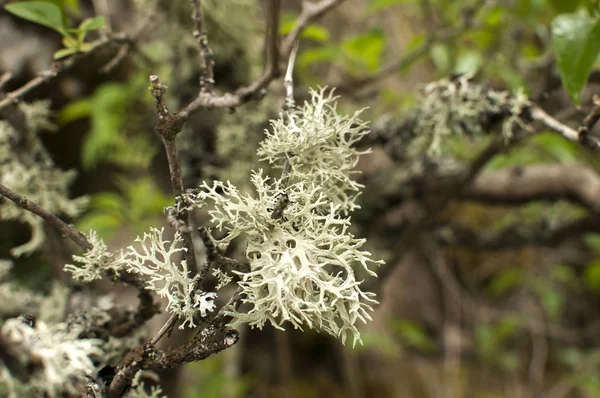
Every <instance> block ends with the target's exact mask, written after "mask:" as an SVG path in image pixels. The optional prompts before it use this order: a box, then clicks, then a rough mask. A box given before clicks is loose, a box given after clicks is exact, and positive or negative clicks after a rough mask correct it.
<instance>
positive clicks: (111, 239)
mask: <svg viewBox="0 0 600 398" xmlns="http://www.w3.org/2000/svg"><path fill="white" fill-rule="evenodd" d="M8 3H11V2H10V1H6V0H4V1H0V4H1V5H3V6H4V5H6V4H8ZM53 3H55V4H57V5H59V6H60V7H61V8H62V9H63V11H64V13H65V15H66V16H67V17H68V19H69V20H70V21H73V24H74V25H77V24H78V23H79V22H80V21H81V20H83V19H84V18H86V17H90V16H94V15H104V16H106V18H107V21H108V24H107V27H109V28H110V30H112V32H121V31H126V32H133V31H136V29H141V31H140V33H139V34H138V36H137V37H136V39H135V41H134V44H131V45H128V46H127V47H126V48H125V47H124V46H121V47H118V46H117V47H114V46H113V47H111V46H107V48H106V49H105V50H103V51H97V52H93V53H91V54H90V56H88V57H85V58H83V59H82V60H81V61H80V62H78V63H76V64H75V65H74V66H73V68H71V69H70V70H68V71H66V72H64V73H61V74H60V75H59V76H58V77H56V78H53V79H51V80H50V81H49V82H48V83H47V84H44V85H41V86H40V87H37V88H36V89H34V90H32V91H30V92H29V93H28V94H27V95H26V96H25V97H24V99H25V100H26V101H27V102H29V103H36V104H40V103H39V102H38V101H44V102H43V103H41V105H39V106H40V109H41V110H38V111H40V112H42V111H43V112H46V113H45V115H46V116H45V117H47V118H49V120H50V121H51V124H48V125H45V126H38V128H37V130H38V135H39V137H40V139H41V142H42V143H43V146H44V148H45V153H46V155H45V156H48V158H49V159H51V161H52V162H53V163H54V164H55V165H56V167H58V168H59V169H61V170H64V171H67V170H74V171H75V172H76V175H75V176H73V178H72V181H71V182H70V183H69V184H68V192H69V193H68V196H69V197H70V198H79V197H82V196H86V197H88V198H89V203H88V205H87V206H86V207H85V210H82V211H78V212H73V214H77V216H74V215H73V216H71V217H69V213H68V212H66V211H64V210H63V211H62V212H61V211H58V210H57V212H58V213H62V214H61V216H63V218H64V219H68V220H69V222H72V223H73V224H74V225H75V226H76V227H77V228H79V229H80V230H82V231H89V230H90V229H94V230H96V231H98V233H99V234H100V236H101V237H103V238H104V239H105V241H106V242H107V244H108V245H109V246H110V247H111V248H114V249H118V248H121V247H126V246H128V245H129V244H130V242H132V241H133V239H134V238H135V237H136V236H137V235H138V234H142V233H143V232H145V231H147V230H148V228H149V227H150V226H156V227H160V226H165V227H166V228H169V226H168V223H167V221H166V219H165V216H164V214H163V208H164V207H165V206H168V205H171V204H172V203H173V198H172V191H171V186H170V181H169V174H168V165H167V161H166V156H165V154H164V149H163V147H162V143H161V139H160V137H159V136H158V135H157V134H156V133H155V131H154V128H155V124H156V109H155V106H154V101H153V98H152V96H151V95H150V93H149V91H148V85H149V83H148V75H150V74H156V75H159V76H160V79H161V81H162V82H163V83H164V84H166V85H167V86H168V88H169V90H168V92H167V95H166V98H167V104H168V106H169V107H170V108H171V109H173V110H175V109H178V108H180V107H181V106H183V105H185V104H186V103H187V102H189V101H190V100H191V99H193V98H194V96H195V95H196V93H197V90H198V80H199V76H200V69H199V57H198V46H197V43H196V41H195V39H194V37H193V36H192V34H191V32H192V31H193V26H192V20H191V18H190V14H191V11H190V4H189V1H184V0H172V1H166V0H163V1H158V2H152V1H146V0H133V1H116V0H93V1H91V0H62V1H61V0H57V1H53ZM281 3H282V10H281V25H280V34H281V35H282V36H283V35H286V34H288V33H289V32H290V31H291V30H292V29H293V27H294V23H295V21H296V19H297V18H298V16H299V15H300V13H301V2H300V1H291V0H290V1H283V2H281ZM339 3H340V4H339V5H336V6H335V7H333V8H332V9H331V10H329V11H328V12H327V13H325V14H324V15H323V16H322V17H321V18H319V19H318V20H315V21H314V22H313V23H311V24H309V25H308V26H307V27H306V29H305V30H304V32H303V34H302V35H301V43H300V50H299V53H298V58H297V62H296V67H295V74H294V84H295V87H296V89H295V95H296V101H297V103H302V101H303V100H304V99H306V98H308V96H307V94H308V88H310V87H313V88H316V87H318V86H328V87H336V88H337V91H336V92H337V93H338V94H339V95H340V96H341V98H340V103H339V105H338V111H339V112H340V113H353V112H354V111H355V110H357V109H362V108H365V107H367V108H368V109H366V110H365V111H364V113H363V114H362V118H363V119H364V120H368V121H369V122H370V125H371V127H372V131H373V132H372V134H371V135H370V137H369V138H367V139H366V140H365V142H363V143H361V144H360V145H361V148H362V149H366V148H372V152H371V153H369V154H366V155H364V156H363V157H362V159H361V162H360V163H359V168H360V170H361V171H362V174H360V175H357V177H356V178H357V179H359V180H360V182H361V183H363V184H365V186H366V188H365V191H364V193H363V194H362V196H361V197H360V204H361V209H359V210H357V211H355V212H354V213H353V215H352V220H353V228H354V230H353V233H354V234H355V235H356V236H359V237H364V238H367V240H368V243H367V246H368V250H369V251H371V252H372V253H374V257H375V258H378V259H384V260H385V261H386V264H385V265H384V266H382V267H381V269H380V277H379V278H378V279H377V280H373V278H366V279H365V282H364V284H365V286H368V288H369V289H371V290H372V291H375V292H377V294H378V300H379V302H380V304H379V305H378V306H377V308H376V311H375V313H374V315H373V317H374V320H373V322H372V323H369V324H367V325H364V327H362V329H361V331H362V339H363V342H364V344H363V345H362V346H360V345H358V346H357V347H355V348H352V347H350V346H343V345H342V344H341V343H340V342H339V341H337V340H335V339H333V338H330V337H328V336H324V335H319V334H317V333H315V332H312V331H306V332H300V331H296V330H288V331H286V332H285V333H284V332H280V331H276V330H274V329H272V328H270V327H266V328H265V329H263V330H262V331H259V330H247V329H242V330H240V333H241V340H240V342H239V343H238V344H236V345H235V346H233V347H232V348H230V349H227V350H225V351H223V352H222V353H220V354H218V355H215V356H212V357H210V358H208V359H206V360H204V361H201V362H198V363H193V364H188V365H186V366H184V367H182V368H179V369H173V370H172V371H170V372H169V373H164V374H161V379H162V381H163V387H164V390H165V392H166V393H167V395H168V396H169V397H171V398H176V397H181V398H212V397H224V398H234V397H289V398H294V397H325V396H327V397H351V398H359V397H414V398H421V397H423V398H434V397H436V398H437V397H440V398H442V397H443V398H450V397H457V398H458V397H473V398H488V397H489V398H492V397H507V398H518V397H552V398H558V397H600V350H599V347H600V339H599V336H600V234H599V233H600V217H598V215H597V212H598V210H599V209H600V176H599V175H598V173H597V172H598V170H599V169H600V161H599V158H598V155H597V154H594V153H592V152H590V151H589V150H587V149H586V148H583V147H582V146H580V145H578V144H577V143H573V142H570V141H568V140H566V139H564V138H562V137H561V136H560V135H558V134H555V133H553V132H549V131H547V130H545V129H544V128H542V127H540V126H537V125H535V124H533V123H532V124H531V125H527V126H517V127H515V131H514V135H515V137H517V138H516V139H512V138H511V137H509V138H507V139H506V145H505V146H502V147H501V148H498V147H495V146H494V142H495V140H496V138H497V137H499V136H501V134H502V132H501V131H500V130H501V128H502V124H501V123H500V124H498V123H497V121H498V120H501V119H502V115H499V114H495V113H494V112H492V111H486V110H484V111H478V110H477V109H478V108H477V106H478V104H480V102H481V101H484V100H485V98H487V97H489V95H488V93H490V92H493V93H501V92H503V91H506V92H507V94H506V95H509V96H516V95H518V93H523V94H526V95H527V96H529V98H530V99H531V101H533V102H535V103H536V104H538V105H539V106H541V107H542V108H543V109H545V110H546V112H548V113H549V114H551V115H553V116H554V117H555V118H556V119H558V120H560V121H561V122H562V123H564V124H567V125H569V126H572V127H574V128H577V126H579V125H580V124H581V123H582V121H583V119H584V118H585V116H586V115H587V114H588V112H589V111H590V109H591V108H592V95H593V94H595V93H597V92H599V91H600V90H599V89H600V86H598V85H599V84H600V74H597V73H595V72H592V73H591V76H590V79H589V82H588V83H587V85H586V87H585V89H584V91H583V94H582V97H581V104H580V106H575V104H574V103H573V101H572V100H571V99H570V98H569V96H568V94H567V92H566V91H565V89H564V88H563V83H562V82H561V78H560V75H559V68H558V66H557V62H556V57H555V55H554V53H553V51H552V43H551V23H552V21H553V20H554V19H555V18H556V17H557V16H558V15H561V14H569V13H576V14H578V15H587V16H589V18H591V19H594V18H597V13H598V11H599V8H598V4H597V2H596V1H591V0H581V1H577V0H569V1H561V0H497V1H494V0H488V1H478V0H346V1H341V2H339ZM203 5H204V7H205V14H206V15H205V17H206V21H207V32H208V36H209V40H210V45H211V48H212V50H213V52H214V59H215V81H216V87H217V89H218V90H221V91H231V90H235V89H236V88H238V87H240V86H242V85H246V84H249V83H251V82H252V81H253V80H254V79H256V78H257V76H259V75H260V73H261V71H262V70H263V63H264V61H263V60H264V58H265V48H264V34H265V12H264V7H265V5H264V2H262V1H259V0H227V1H225V0H221V1H219V0H206V1H203ZM154 7H156V8H154ZM98 35H99V33H98V32H90V34H89V37H90V39H94V38H98ZM61 46H62V44H61V35H60V34H59V33H57V32H54V31H52V30H50V29H48V28H46V27H44V26H40V25H36V24H33V23H31V22H27V21H25V20H23V19H20V18H17V17H15V16H14V15H11V14H9V13H8V12H6V11H5V10H3V9H2V10H0V75H2V74H3V73H4V72H10V73H11V77H10V79H9V80H7V81H6V82H5V83H4V85H3V86H2V91H3V92H5V93H6V92H10V91H12V90H14V89H17V88H18V87H21V86H22V85H23V84H25V83H26V82H27V81H29V80H30V79H32V78H33V77H35V76H36V75H37V73H39V72H40V71H43V70H47V69H48V68H50V67H51V64H52V57H53V54H54V53H55V51H57V50H59V49H60V48H61ZM120 52H122V53H124V54H123V56H120V55H119V53H120ZM439 79H446V80H443V81H441V83H438V84H440V85H441V86H440V87H442V86H443V87H445V88H448V87H450V88H452V87H454V88H455V89H456V90H459V91H460V89H461V88H462V89H464V88H465V87H467V89H468V90H472V91H469V92H468V93H467V94H466V95H465V97H464V98H465V99H464V101H463V102H461V103H459V104H454V105H456V108H453V109H454V110H453V111H452V112H449V113H448V118H447V119H446V120H445V122H444V123H447V125H448V126H459V127H458V128H456V129H455V128H453V127H452V128H450V130H451V131H452V132H455V131H459V133H456V134H454V133H453V134H448V135H446V136H444V137H443V138H442V140H441V142H440V143H439V150H436V151H435V152H434V153H433V152H431V151H429V150H426V148H427V147H428V145H429V144H426V145H425V146H424V144H423V143H422V142H421V141H422V140H420V139H419V138H420V134H421V135H426V133H424V132H423V131H425V130H424V129H426V127H423V126H427V124H426V123H425V122H427V121H428V120H431V119H433V118H435V116H436V114H438V113H436V112H438V111H436V109H437V108H436V107H435V106H437V105H435V104H433V105H432V102H431V98H432V97H433V96H434V94H435V92H439V91H443V90H442V89H435V88H434V90H433V91H431V87H432V86H429V87H430V90H429V91H427V90H426V89H425V87H426V85H427V84H428V83H429V82H432V81H439ZM436 90H438V91H436ZM432 92H434V94H432ZM486 96H487V97H486ZM284 97H285V90H284V88H283V85H282V82H281V79H277V80H275V81H274V82H272V83H271V85H270V86H269V90H268V93H267V94H266V95H265V97H264V98H263V99H262V100H260V101H251V102H249V103H248V104H245V105H243V106H241V107H239V108H237V109H235V111H231V112H230V111H228V110H216V109H215V110H206V111H201V112H198V113H196V114H195V115H193V117H192V118H191V119H190V121H189V122H188V123H187V124H186V126H185V129H184V131H183V133H182V134H181V135H180V136H179V137H178V147H179V149H180V151H181V158H182V166H183V168H184V175H185V185H186V187H195V186H198V185H199V184H200V183H201V182H202V181H212V180H214V179H220V180H230V181H231V182H232V183H234V184H235V185H237V186H238V187H240V189H247V190H249V189H251V188H250V180H249V175H250V171H251V170H252V169H256V168H258V167H261V166H260V165H259V162H258V159H257V156H256V152H255V151H256V148H257V146H258V143H259V142H260V141H261V140H262V138H263V135H264V130H265V129H267V128H268V127H269V119H271V118H274V117H276V116H277V115H278V113H279V111H280V109H281V105H282V104H283V99H284ZM441 98H442V100H441V101H442V103H443V97H441ZM461 98H462V97H461ZM480 100H481V101H480ZM469 101H471V102H469ZM461 109H466V110H465V111H464V112H463V111H461ZM471 111H472V112H479V113H475V119H473V118H472V115H473V114H472V112H471ZM32 112H33V111H32ZM461 112H462V113H461ZM469 112H471V113H469ZM486 112H487V113H486ZM500 113H501V112H500ZM0 118H1V119H4V120H9V121H10V120H11V119H10V118H11V115H10V114H7V113H6V112H5V113H0ZM463 118H465V119H468V122H463ZM497 119H498V120H497ZM474 120H475V122H477V123H475V127H474V128H469V127H468V126H467V127H465V124H468V123H472V122H473V121H474ZM461 123H462V124H461ZM431 128H434V127H431ZM525 132H526V134H525ZM501 141H502V140H501ZM429 148H431V147H430V146H429ZM489 148H493V150H492V151H491V152H490V151H489ZM486 150H488V152H489V153H488V156H484V157H483V158H482V157H481V156H482V155H481V154H482V153H484V152H485V151H486ZM477 162H478V163H477ZM480 163H482V164H480ZM262 167H264V166H262ZM474 167H477V168H476V170H475V173H476V175H474V176H473V177H474V178H471V179H469V180H468V181H467V180H464V179H463V178H462V177H461V176H464V175H468V173H469V170H473V168H474ZM50 178H54V177H50ZM57 178H58V177H57ZM61 178H62V177H61ZM28 184H35V181H34V182H28ZM58 209H59V210H60V208H58ZM206 220H207V217H206V215H205V214H198V215H197V222H198V225H202V223H203V222H204V221H206ZM32 228H33V226H32V225H30V224H28V222H27V221H26V220H12V219H11V220H9V219H8V217H4V219H2V220H0V258H3V259H10V260H11V261H12V262H14V266H13V268H12V270H11V273H10V280H11V283H13V284H17V286H18V287H19V289H22V290H19V291H25V290H32V291H35V292H38V293H36V294H48V295H50V294H53V293H52V292H54V291H55V290H54V289H55V286H56V284H57V283H60V284H62V285H66V286H68V287H69V288H71V289H73V290H74V291H85V289H88V288H89V287H82V286H79V285H76V284H75V282H73V281H72V280H71V279H70V277H69V275H67V274H66V273H64V272H63V271H62V267H63V265H64V264H65V263H69V262H71V255H72V254H73V253H74V252H77V248H75V247H73V246H72V245H71V244H69V243H68V242H65V241H64V240H63V239H62V238H61V237H60V235H59V234H58V233H56V232H55V231H53V230H51V229H50V228H49V227H42V228H43V229H44V233H45V239H44V240H43V243H41V244H40V245H38V247H36V249H35V250H31V251H29V252H24V253H23V254H21V255H19V256H15V252H14V250H12V249H14V248H15V247H19V246H20V245H23V244H26V243H27V242H29V241H30V239H32V237H31V231H32ZM243 250H244V245H243V242H239V243H238V244H237V245H235V246H232V247H230V248H229V251H228V254H230V255H231V256H236V257H237V258H239V259H240V260H243ZM2 281H3V282H6V280H2ZM91 289H93V290H95V291H99V292H102V293H111V294H113V295H114V297H115V300H116V301H119V302H125V303H126V302H131V303H135V301H136V300H137V299H136V298H135V296H136V292H135V291H129V290H128V289H127V288H125V287H122V286H120V285H119V286H115V285H113V284H111V283H109V282H100V283H95V284H92V287H91ZM23 294H24V293H23ZM5 299H6V300H8V298H6V297H5ZM13 299H14V300H16V299H15V298H14V296H13ZM16 301H19V300H16ZM19 305H20V304H16V302H12V301H11V302H10V303H9V302H8V301H5V302H4V303H1V304H0V317H1V318H2V319H6V318H8V317H12V316H15V315H18V314H19V313H20V312H21V310H22V308H23V307H19ZM23 305H24V308H26V309H30V308H28V307H27V304H23ZM165 319H166V317H165V315H164V314H161V315H159V316H156V317H155V318H153V319H152V320H151V321H150V322H149V329H150V330H154V331H156V330H157V329H158V328H160V326H161V325H162V324H163V323H164V321H165ZM150 335H151V333H150ZM186 336H188V337H189V335H186V334H185V333H181V332H175V333H173V335H172V336H171V338H170V339H167V340H166V341H163V342H162V343H163V345H164V348H167V347H169V346H170V345H175V344H177V343H176V342H177V341H185V339H186Z"/></svg>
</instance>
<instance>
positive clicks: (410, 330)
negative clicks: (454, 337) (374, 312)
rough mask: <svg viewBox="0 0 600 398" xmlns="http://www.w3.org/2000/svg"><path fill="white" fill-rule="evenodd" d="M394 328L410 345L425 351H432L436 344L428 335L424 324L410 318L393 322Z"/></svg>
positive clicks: (405, 342)
mask: <svg viewBox="0 0 600 398" xmlns="http://www.w3.org/2000/svg"><path fill="white" fill-rule="evenodd" d="M391 326H392V329H393V330H394V332H395V333H396V334H397V336H398V337H399V338H400V339H401V340H402V341H403V342H404V344H406V345H407V346H409V347H414V348H417V349H419V350H421V351H424V352H431V351H433V350H434V349H435V344H434V342H433V341H432V340H431V338H430V337H429V336H428V335H427V332H426V330H425V328H423V326H421V325H419V324H418V323H417V322H414V321H409V320H406V319H404V320H397V321H394V322H393V323H392V325H391Z"/></svg>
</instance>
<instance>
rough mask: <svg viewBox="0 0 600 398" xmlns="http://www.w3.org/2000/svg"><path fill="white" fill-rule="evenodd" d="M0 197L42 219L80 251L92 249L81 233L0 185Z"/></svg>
mask: <svg viewBox="0 0 600 398" xmlns="http://www.w3.org/2000/svg"><path fill="white" fill-rule="evenodd" d="M0 195H2V196H5V197H7V198H8V199H10V200H12V201H13V202H14V203H15V204H16V205H17V206H19V207H20V208H22V209H25V210H27V211H30V212H32V213H34V214H36V215H38V216H40V217H42V218H43V219H44V220H46V221H47V222H48V223H49V224H50V225H52V226H53V227H54V228H56V229H57V230H58V231H59V232H60V233H61V234H62V236H63V237H65V238H69V239H71V241H73V242H74V243H75V244H76V245H77V246H79V247H81V248H82V249H84V250H91V249H92V244H91V243H90V242H89V241H88V239H87V238H86V237H85V235H84V234H83V233H82V232H80V231H78V230H77V229H75V228H74V227H73V226H72V225H69V224H67V223H65V222H64V221H63V220H61V219H60V218H58V217H56V216H55V215H54V214H52V213H49V212H47V211H46V210H44V209H42V208H41V207H40V206H38V205H37V204H36V203H34V202H32V201H31V200H29V199H27V198H26V197H25V196H23V195H19V194H18V193H16V192H14V191H13V190H11V189H10V188H8V187H7V186H5V185H2V184H0Z"/></svg>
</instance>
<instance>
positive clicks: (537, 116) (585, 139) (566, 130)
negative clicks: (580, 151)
mask: <svg viewBox="0 0 600 398" xmlns="http://www.w3.org/2000/svg"><path fill="white" fill-rule="evenodd" d="M597 108H598V106H595V107H594V110H593V111H592V113H593V115H592V114H590V115H588V117H586V119H585V120H584V124H583V125H582V127H581V128H580V129H579V130H575V129H573V128H571V127H569V126H567V125H566V124H563V123H561V122H559V121H558V120H556V119H555V118H553V117H552V116H550V115H549V114H547V113H546V112H545V111H544V110H543V109H542V108H540V107H539V106H537V105H533V106H532V107H531V112H530V113H531V117H532V119H533V120H535V121H538V122H540V123H542V124H543V125H545V126H546V127H548V128H549V129H551V130H553V131H555V132H557V133H559V134H560V135H562V136H563V137H565V138H566V139H568V140H569V141H573V142H577V143H579V144H581V145H582V146H584V147H586V148H588V149H591V150H593V151H598V150H600V141H598V139H596V138H594V137H591V136H590V135H589V134H588V127H586V123H587V124H590V125H592V124H594V123H595V121H596V120H597V118H598V117H600V110H599V109H597ZM596 113H598V116H595V114H596ZM586 121H587V122H586Z"/></svg>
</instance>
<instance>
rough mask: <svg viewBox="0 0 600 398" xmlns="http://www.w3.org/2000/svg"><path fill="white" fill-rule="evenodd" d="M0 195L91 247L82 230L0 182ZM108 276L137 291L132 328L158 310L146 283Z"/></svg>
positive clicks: (125, 276) (127, 276)
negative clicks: (138, 302) (136, 303)
mask: <svg viewBox="0 0 600 398" xmlns="http://www.w3.org/2000/svg"><path fill="white" fill-rule="evenodd" d="M0 195H2V196H5V197H6V198H8V199H10V200H12V201H13V202H14V203H15V204H16V205H17V206H19V207H20V208H22V209H25V210H27V211H30V212H32V213H33V214H35V215H37V216H40V217H41V218H42V219H44V220H45V221H46V222H48V224H50V225H51V226H53V227H54V228H56V229H57V230H58V231H59V232H60V233H61V235H62V236H63V237H65V238H69V239H70V240H71V241H72V242H73V243H75V244H76V245H77V246H79V247H80V248H82V249H83V250H85V251H89V250H92V249H93V246H92V244H91V243H90V241H89V240H88V239H87V237H86V236H85V235H84V234H83V232H81V231H79V230H77V229H75V228H74V227H73V226H72V225H69V224H67V223H65V222H64V221H62V220H61V219H60V218H58V217H57V216H55V215H54V214H52V213H49V212H48V211H46V210H44V209H43V208H41V207H40V206H38V205H37V204H36V203H34V202H32V201H31V200H29V199H27V198H26V197H24V196H22V195H19V194H18V193H16V192H14V191H13V190H11V189H10V188H8V187H7V186H5V185H2V184H0ZM109 276H110V277H111V279H112V280H113V281H116V280H120V281H121V282H124V283H126V284H128V285H131V286H133V287H135V288H136V289H137V290H138V292H139V293H138V298H139V300H140V304H139V306H138V311H137V313H136V315H135V319H134V322H133V325H131V326H132V327H133V328H135V327H138V326H140V325H141V324H143V323H144V322H146V321H147V320H148V319H150V318H152V317H153V316H154V314H156V313H157V312H158V310H157V309H156V306H155V304H154V300H153V298H152V295H151V294H150V292H149V291H148V290H146V284H145V283H144V282H143V281H141V280H140V279H139V278H138V277H137V276H136V275H133V274H128V273H123V274H121V275H119V276H118V277H117V276H116V275H109Z"/></svg>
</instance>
